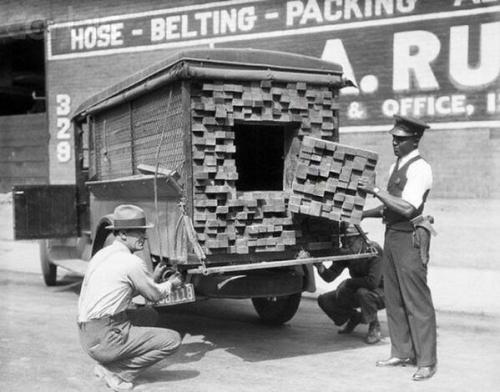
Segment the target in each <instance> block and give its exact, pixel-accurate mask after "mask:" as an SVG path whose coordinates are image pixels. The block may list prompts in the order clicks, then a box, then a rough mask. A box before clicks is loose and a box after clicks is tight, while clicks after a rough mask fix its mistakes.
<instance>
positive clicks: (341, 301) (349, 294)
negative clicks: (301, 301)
mask: <svg viewBox="0 0 500 392" xmlns="http://www.w3.org/2000/svg"><path fill="white" fill-rule="evenodd" d="M318 305H319V307H320V308H321V309H322V310H323V312H325V313H326V315H327V316H328V317H330V318H331V319H332V320H333V322H334V323H335V325H342V324H344V323H345V322H347V321H348V320H349V319H350V318H351V317H352V316H353V314H354V313H355V312H356V309H357V308H361V314H362V316H363V320H362V322H364V323H371V322H372V321H375V320H377V311H378V310H380V309H383V308H384V295H383V291H382V289H378V288H377V289H375V290H368V289H366V288H358V289H357V290H353V289H351V288H348V287H346V285H345V284H344V283H341V284H340V285H339V286H338V287H337V289H336V290H333V291H329V292H328V293H325V294H321V295H320V296H319V297H318Z"/></svg>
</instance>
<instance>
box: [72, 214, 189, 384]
mask: <svg viewBox="0 0 500 392" xmlns="http://www.w3.org/2000/svg"><path fill="white" fill-rule="evenodd" d="M150 227H152V225H149V224H147V223H146V217H145V214H144V211H143V210H142V209H141V208H139V207H137V206H134V205H120V206H118V207H116V209H115V211H114V217H113V224H112V225H110V226H108V227H107V228H108V229H110V230H113V232H114V234H115V237H116V239H115V241H114V242H113V243H112V244H111V245H109V246H107V247H105V248H103V249H101V250H100V251H99V252H97V253H96V254H95V255H94V256H93V257H92V259H91V260H90V263H89V266H88V269H87V272H86V274H85V278H84V280H83V285H82V290H81V293H80V299H79V303H78V327H79V335H80V342H81V345H82V347H83V349H84V350H85V351H86V352H87V353H88V354H89V355H90V356H91V357H92V358H93V359H94V360H96V361H97V365H96V366H95V367H94V373H95V375H96V376H97V377H98V378H103V379H104V381H105V382H106V383H107V385H108V386H109V387H110V388H111V389H113V390H114V391H122V390H129V389H132V388H133V380H134V379H135V378H136V377H137V375H138V374H139V373H140V372H141V371H143V370H144V369H145V368H146V367H148V366H151V365H153V364H154V363H156V362H158V361H160V360H161V359H163V358H165V357H167V356H169V355H171V354H173V353H174V352H175V351H176V350H177V349H178V348H179V346H180V344H181V337H180V335H179V334H178V333H177V332H176V331H173V330H170V329H166V328H153V326H154V325H155V324H156V321H157V319H158V315H157V313H156V311H155V310H154V309H152V308H150V307H145V308H142V309H131V301H132V298H133V297H134V296H136V295H137V294H141V295H142V296H143V297H145V298H146V299H148V300H150V301H152V302H157V301H159V300H160V299H162V298H164V297H166V296H167V295H168V294H169V293H170V292H171V290H172V289H174V288H176V287H178V286H180V285H181V284H182V280H181V279H180V277H179V276H178V275H173V276H172V277H171V278H170V279H168V280H167V281H165V282H161V283H158V282H159V281H160V280H161V277H162V275H163V273H164V272H165V267H164V266H159V267H157V268H156V269H155V270H154V271H151V269H150V268H148V266H147V265H146V263H145V262H144V260H142V259H141V258H140V257H138V256H137V255H134V252H137V251H141V250H143V248H144V242H145V240H146V229H147V228H150Z"/></svg>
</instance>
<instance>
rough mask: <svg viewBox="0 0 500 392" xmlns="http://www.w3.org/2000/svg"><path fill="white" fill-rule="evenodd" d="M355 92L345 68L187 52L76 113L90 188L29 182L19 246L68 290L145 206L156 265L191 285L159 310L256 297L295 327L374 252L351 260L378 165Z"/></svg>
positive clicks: (18, 195)
mask: <svg viewBox="0 0 500 392" xmlns="http://www.w3.org/2000/svg"><path fill="white" fill-rule="evenodd" d="M347 85H349V81H347V80H346V79H345V78H344V77H343V74H342V67H341V66H340V65H338V64H335V63H331V62H327V61H323V60H320V59H317V58H313V57H308V56H303V55H295V54H291V53H284V52H276V51H267V50H253V49H227V48H226V49H190V50H182V51H179V52H176V53H174V54H172V55H170V56H169V57H167V58H165V60H163V61H161V62H160V63H156V64H153V65H151V66H149V67H148V68H146V69H144V70H142V71H140V72H139V73H135V74H133V75H131V76H129V77H128V78H126V79H124V80H123V81H121V82H119V83H117V84H115V85H113V86H110V87H108V88H106V89H104V90H103V91H102V92H100V93H99V94H96V95H94V96H92V97H89V98H88V99H87V100H86V101H85V102H83V103H82V104H81V105H80V106H79V107H78V108H77V109H76V110H75V111H74V112H73V114H72V129H73V133H74V134H73V136H74V146H73V148H74V152H75V157H76V159H75V165H76V168H75V181H74V183H73V184H54V185H23V186H15V187H14V189H13V201H14V202H13V206H14V225H15V230H14V232H15V238H16V239H37V240H39V244H40V261H41V266H42V272H43V278H44V281H45V283H46V284H47V285H48V286H52V285H55V284H56V283H57V269H58V268H63V269H66V270H70V271H73V272H74V273H77V274H79V275H82V276H83V275H84V273H85V270H86V265H87V263H88V261H89V260H90V258H91V257H92V256H93V255H94V254H95V253H96V252H97V251H99V250H100V249H102V248H103V247H104V246H106V245H108V244H109V243H111V242H112V241H113V239H114V237H113V233H112V232H111V231H110V230H107V229H106V226H109V225H110V224H111V223H112V212H113V210H114V208H115V207H117V206H118V205H120V204H134V205H137V206H139V207H141V208H142V209H143V210H144V211H145V213H146V216H147V218H148V220H149V221H151V222H152V223H153V224H154V227H153V228H152V229H148V232H147V237H148V242H147V247H146V248H145V250H144V251H143V252H142V254H141V255H140V256H141V257H142V258H143V259H144V260H145V261H146V262H147V263H148V265H150V266H151V268H153V266H155V265H156V264H157V263H166V264H167V266H168V270H169V271H177V272H179V273H181V274H182V276H183V278H184V280H185V282H186V285H185V286H183V287H182V288H181V289H179V291H178V292H174V293H172V295H170V296H169V297H168V298H166V299H165V300H164V301H162V303H158V304H155V305H156V306H166V305H175V304H179V303H185V302H190V301H194V300H197V299H200V298H237V299H251V301H252V303H253V306H254V308H255V310H256V312H257V314H258V316H259V317H260V319H261V320H262V321H263V322H265V323H268V324H282V323H285V322H287V321H288V320H290V319H291V318H292V317H293V316H294V314H295V313H296V312H297V309H298V307H299V303H300V300H301V297H302V293H303V292H305V291H315V282H314V273H313V268H312V264H313V263H318V262H323V261H335V260H339V259H346V258H365V257H369V256H371V254H370V253H363V254H359V255H345V254H342V255H339V248H340V247H341V237H342V233H343V231H344V228H345V225H346V224H349V223H350V224H357V223H359V221H360V219H361V213H362V209H363V203H364V198H365V196H366V195H363V194H361V193H360V192H359V191H358V190H357V188H356V180H357V178H359V177H360V176H361V175H369V174H372V173H373V172H374V168H375V165H376V160H377V156H376V154H375V153H372V152H369V151H364V150H359V149H355V148H351V147H349V146H343V145H341V144H339V143H338V138H339V134H338V130H339V110H340V103H339V91H340V89H341V88H343V87H344V86H347ZM358 227H359V226H358Z"/></svg>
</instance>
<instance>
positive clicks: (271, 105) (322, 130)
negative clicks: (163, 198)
mask: <svg viewBox="0 0 500 392" xmlns="http://www.w3.org/2000/svg"><path fill="white" fill-rule="evenodd" d="M337 111H338V102H337V97H336V96H334V94H333V92H332V90H331V89H329V88H328V86H319V85H307V84H306V83H300V82H299V83H277V82H271V81H262V82H260V83H259V82H251V83H236V82H235V83H223V82H217V81H213V82H204V83H196V84H195V83H193V85H192V90H191V127H192V135H193V136H192V164H193V198H194V199H193V207H194V211H193V221H194V226H195V230H196V232H197V236H198V241H199V242H200V244H201V245H202V247H203V249H204V251H205V252H206V254H207V255H213V254H249V253H257V252H281V251H283V250H285V249H290V248H293V247H295V246H296V245H298V244H302V243H304V242H307V241H308V239H307V238H306V236H305V235H303V233H302V232H301V231H300V228H298V227H297V226H296V225H295V224H294V221H293V217H292V214H291V212H290V211H289V209H288V208H287V204H288V194H287V192H286V191H283V192H258V191H255V192H244V193H241V192H238V191H237V189H236V186H235V183H236V180H237V179H238V173H237V168H236V164H235V158H234V156H235V154H236V153H237V152H236V146H235V143H234V140H235V132H234V128H233V126H234V123H235V121H251V122H252V123H255V122H259V121H263V122H264V121H265V122H271V121H272V122H273V123H277V124H280V123H281V124H286V125H288V126H289V125H290V124H294V126H296V127H297V133H296V135H295V137H296V138H297V139H301V138H302V137H303V136H306V135H310V136H314V137H317V138H321V139H329V140H333V139H334V138H336V137H337V133H338V112H337ZM295 144H297V143H295ZM290 155H292V154H290ZM290 186H291V179H290V184H289V185H288V187H290ZM288 191H289V190H288ZM328 230H329V228H328V227H324V231H325V233H326V232H327V231H328ZM330 233H331V232H330ZM326 235H330V234H326ZM330 246H331V245H330Z"/></svg>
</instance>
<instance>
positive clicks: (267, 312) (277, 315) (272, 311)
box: [252, 293, 302, 325]
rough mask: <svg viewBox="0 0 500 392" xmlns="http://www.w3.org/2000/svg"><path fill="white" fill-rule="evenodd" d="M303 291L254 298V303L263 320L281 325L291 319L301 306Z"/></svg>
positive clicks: (270, 323)
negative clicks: (279, 295)
mask: <svg viewBox="0 0 500 392" xmlns="http://www.w3.org/2000/svg"><path fill="white" fill-rule="evenodd" d="M301 297H302V293H295V294H292V295H284V296H281V297H265V298H252V303H253V306H254V308H255V310H256V311H257V314H258V315H259V317H260V319H261V320H262V322H264V323H265V324H269V325H281V324H283V323H286V322H287V321H288V320H290V319H291V318H292V317H293V316H294V315H295V313H297V309H298V308H299V304H300V299H301Z"/></svg>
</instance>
